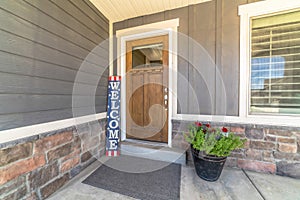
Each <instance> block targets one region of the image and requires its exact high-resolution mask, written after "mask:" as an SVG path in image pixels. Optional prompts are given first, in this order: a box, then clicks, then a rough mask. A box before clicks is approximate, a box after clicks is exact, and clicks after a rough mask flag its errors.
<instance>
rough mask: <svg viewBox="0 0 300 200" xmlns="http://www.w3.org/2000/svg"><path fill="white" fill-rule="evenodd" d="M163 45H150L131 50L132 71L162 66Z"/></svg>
mask: <svg viewBox="0 0 300 200" xmlns="http://www.w3.org/2000/svg"><path fill="white" fill-rule="evenodd" d="M162 53H163V44H151V45H144V46H137V47H133V48H132V69H139V68H145V67H156V66H161V65H162Z"/></svg>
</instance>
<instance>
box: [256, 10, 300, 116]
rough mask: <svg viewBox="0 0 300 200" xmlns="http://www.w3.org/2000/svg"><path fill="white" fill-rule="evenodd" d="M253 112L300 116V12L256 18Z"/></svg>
mask: <svg viewBox="0 0 300 200" xmlns="http://www.w3.org/2000/svg"><path fill="white" fill-rule="evenodd" d="M250 88H251V92H250V113H252V114H253V113H278V114H300V11H293V12H289V13H284V14H277V15H274V16H268V17H261V18H255V19H252V29H251V86H250Z"/></svg>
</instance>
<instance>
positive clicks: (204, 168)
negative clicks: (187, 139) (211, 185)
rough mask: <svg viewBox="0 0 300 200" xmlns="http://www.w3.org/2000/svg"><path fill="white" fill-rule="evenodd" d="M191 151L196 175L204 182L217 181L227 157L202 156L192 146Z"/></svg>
mask: <svg viewBox="0 0 300 200" xmlns="http://www.w3.org/2000/svg"><path fill="white" fill-rule="evenodd" d="M191 151H192V155H193V160H194V165H195V170H196V173H197V175H198V176H199V177H200V178H202V179H203V180H206V181H216V180H218V179H219V177H220V175H221V173H222V170H223V167H224V164H225V162H226V158H227V157H216V156H209V155H204V154H202V152H199V151H198V150H196V149H194V148H193V147H192V146H191Z"/></svg>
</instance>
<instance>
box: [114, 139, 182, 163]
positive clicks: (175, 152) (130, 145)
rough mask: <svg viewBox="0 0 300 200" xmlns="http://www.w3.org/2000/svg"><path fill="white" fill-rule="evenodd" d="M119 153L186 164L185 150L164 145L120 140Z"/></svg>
mask: <svg viewBox="0 0 300 200" xmlns="http://www.w3.org/2000/svg"><path fill="white" fill-rule="evenodd" d="M120 147H121V155H129V156H135V157H141V158H147V159H152V160H159V161H165V162H170V163H172V162H173V163H178V164H181V165H186V152H185V151H184V150H182V149H178V148H170V147H168V146H164V145H153V144H149V143H140V142H137V143H135V142H126V141H125V142H121V146H120Z"/></svg>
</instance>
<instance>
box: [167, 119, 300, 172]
mask: <svg viewBox="0 0 300 200" xmlns="http://www.w3.org/2000/svg"><path fill="white" fill-rule="evenodd" d="M192 123H193V122H190V121H179V120H173V121H172V125H173V133H172V146H173V147H177V148H181V149H188V147H189V145H188V144H187V143H186V142H185V141H184V136H183V134H184V132H186V131H187V130H188V126H189V125H190V124H192ZM204 123H205V122H204ZM210 124H211V125H212V127H215V128H217V127H222V126H225V127H227V128H229V129H230V131H231V132H234V133H235V134H236V135H239V136H241V137H242V138H246V139H247V142H246V145H245V147H244V149H240V150H237V151H234V152H233V153H232V154H231V155H230V156H229V157H228V158H227V161H226V165H227V166H230V167H238V168H242V169H247V170H253V171H257V172H265V173H272V174H278V175H284V176H290V177H293V178H300V128H290V127H281V126H270V125H249V124H229V123H227V124H226V123H225V124H224V123H214V122H211V123H210ZM188 160H191V154H190V152H189V151H188Z"/></svg>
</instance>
